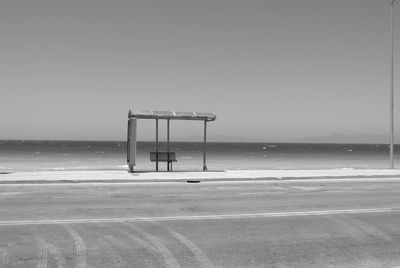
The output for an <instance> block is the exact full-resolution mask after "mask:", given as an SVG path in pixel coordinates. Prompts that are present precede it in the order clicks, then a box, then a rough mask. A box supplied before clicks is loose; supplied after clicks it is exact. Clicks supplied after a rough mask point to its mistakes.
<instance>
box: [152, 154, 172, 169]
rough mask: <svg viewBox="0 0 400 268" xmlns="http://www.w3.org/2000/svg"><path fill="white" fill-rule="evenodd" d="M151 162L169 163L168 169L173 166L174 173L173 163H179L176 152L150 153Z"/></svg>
mask: <svg viewBox="0 0 400 268" xmlns="http://www.w3.org/2000/svg"><path fill="white" fill-rule="evenodd" d="M150 161H151V162H167V169H168V170H169V167H170V166H171V171H172V162H178V160H176V154H175V152H150Z"/></svg>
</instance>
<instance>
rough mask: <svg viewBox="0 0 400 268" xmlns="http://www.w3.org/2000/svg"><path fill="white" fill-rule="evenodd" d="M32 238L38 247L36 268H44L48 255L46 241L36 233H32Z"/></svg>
mask: <svg viewBox="0 0 400 268" xmlns="http://www.w3.org/2000/svg"><path fill="white" fill-rule="evenodd" d="M34 238H35V241H36V244H37V246H38V249H39V262H38V263H37V264H36V268H46V267H47V255H48V251H47V246H46V242H45V241H44V239H43V237H42V236H40V235H39V234H37V233H35V234H34Z"/></svg>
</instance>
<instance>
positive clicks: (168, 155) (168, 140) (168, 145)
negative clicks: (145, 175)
mask: <svg viewBox="0 0 400 268" xmlns="http://www.w3.org/2000/svg"><path fill="white" fill-rule="evenodd" d="M167 171H169V119H167Z"/></svg>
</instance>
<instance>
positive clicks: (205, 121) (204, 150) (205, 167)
mask: <svg viewBox="0 0 400 268" xmlns="http://www.w3.org/2000/svg"><path fill="white" fill-rule="evenodd" d="M206 144H207V120H204V144H203V171H206V170H207V163H206Z"/></svg>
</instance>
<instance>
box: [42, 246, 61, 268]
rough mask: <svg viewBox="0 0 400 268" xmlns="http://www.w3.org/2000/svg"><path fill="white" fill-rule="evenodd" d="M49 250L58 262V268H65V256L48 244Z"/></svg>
mask: <svg viewBox="0 0 400 268" xmlns="http://www.w3.org/2000/svg"><path fill="white" fill-rule="evenodd" d="M46 245H47V249H48V250H49V252H50V254H51V255H52V256H53V258H54V259H55V260H56V263H57V267H58V268H64V266H65V259H64V257H63V255H62V254H61V253H60V251H59V249H58V248H57V247H56V246H54V245H52V244H49V243H46Z"/></svg>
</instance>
